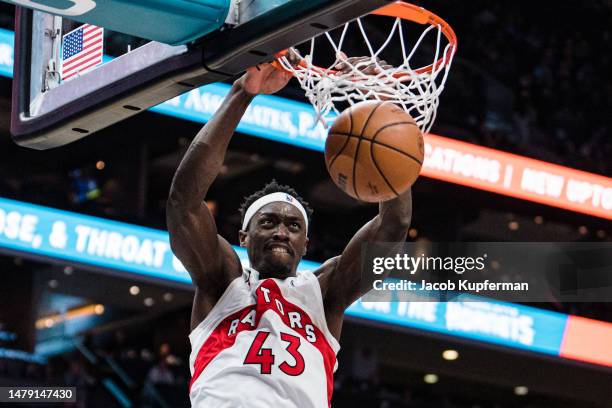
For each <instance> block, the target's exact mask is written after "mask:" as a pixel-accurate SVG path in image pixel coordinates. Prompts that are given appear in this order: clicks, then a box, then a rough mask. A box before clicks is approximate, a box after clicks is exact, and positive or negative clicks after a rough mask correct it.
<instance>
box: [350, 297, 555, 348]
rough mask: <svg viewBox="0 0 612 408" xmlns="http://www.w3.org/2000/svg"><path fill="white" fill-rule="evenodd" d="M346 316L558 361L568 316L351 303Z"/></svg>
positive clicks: (465, 305)
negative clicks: (462, 338)
mask: <svg viewBox="0 0 612 408" xmlns="http://www.w3.org/2000/svg"><path fill="white" fill-rule="evenodd" d="M348 314H350V315H352V316H355V317H361V318H365V319H372V320H378V321H382V322H385V323H389V324H392V325H399V326H405V327H412V328H415V329H420V330H427V331H433V332H437V333H441V334H446V335H451V336H460V337H464V338H468V339H472V340H478V341H483V342H487V343H494V344H499V345H502V346H508V347H513V348H520V349H524V350H530V351H534V352H539V353H545V354H552V355H558V354H559V350H560V348H561V342H562V340H563V333H564V331H565V325H566V322H567V315H564V314H561V313H554V312H549V311H546V310H541V309H536V308H531V307H526V306H520V305H515V304H512V303H504V302H497V301H491V300H485V299H482V301H478V302H475V301H460V300H459V301H453V302H400V301H395V302H362V301H357V302H355V303H354V304H353V305H352V306H351V307H350V309H349V310H348Z"/></svg>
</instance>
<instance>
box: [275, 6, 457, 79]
mask: <svg viewBox="0 0 612 408" xmlns="http://www.w3.org/2000/svg"><path fill="white" fill-rule="evenodd" d="M370 14H374V15H378V16H387V17H398V18H401V19H402V20H406V21H411V22H413V23H417V24H421V25H426V24H429V25H432V26H438V25H439V26H440V29H441V31H442V34H444V36H445V37H446V39H447V40H448V42H449V44H451V45H452V46H451V47H450V48H448V49H447V50H446V54H445V55H443V56H442V57H440V58H439V59H438V60H437V61H436V62H435V63H433V64H430V65H427V66H425V67H422V68H418V69H416V70H414V72H415V73H417V74H423V73H426V72H433V71H434V70H436V69H438V67H440V65H448V64H449V63H450V61H451V57H452V56H453V54H454V53H455V52H456V51H457V35H456V34H455V31H454V30H453V28H452V27H451V26H450V24H448V23H447V22H446V21H445V20H444V19H443V18H441V17H439V16H438V15H436V14H434V13H432V12H431V11H428V10H425V9H424V8H422V7H419V6H415V5H414V4H410V3H406V2H403V1H396V2H395V3H391V4H389V5H387V6H384V7H381V8H379V9H378V10H375V11H373V12H372V13H370ZM288 52H289V51H288V50H283V51H281V52H279V53H277V54H276V58H282V57H284V56H285V55H287V53H288ZM445 61H446V63H445ZM273 65H274V66H275V67H276V68H278V69H282V70H284V71H286V70H285V68H283V67H282V65H281V64H280V63H278V62H277V61H274V62H273ZM298 65H300V66H302V67H306V63H304V61H300V62H299V63H298ZM315 68H318V69H319V70H320V71H321V72H327V73H332V74H333V73H334V72H336V71H335V70H332V69H325V68H321V67H315ZM289 72H290V71H289ZM394 76H395V77H403V76H409V74H408V73H406V74H402V73H396V74H395V75H394Z"/></svg>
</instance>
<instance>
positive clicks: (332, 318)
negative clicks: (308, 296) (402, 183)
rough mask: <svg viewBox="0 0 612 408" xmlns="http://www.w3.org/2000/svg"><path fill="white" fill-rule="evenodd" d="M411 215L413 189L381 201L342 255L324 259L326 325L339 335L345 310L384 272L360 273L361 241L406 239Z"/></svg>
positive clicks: (320, 274)
mask: <svg viewBox="0 0 612 408" xmlns="http://www.w3.org/2000/svg"><path fill="white" fill-rule="evenodd" d="M411 218H412V193H411V191H410V189H408V191H406V192H405V193H403V194H402V195H400V196H399V197H397V198H394V199H393V200H389V201H385V202H383V203H380V204H379V210H378V215H377V216H376V217H374V218H373V219H372V220H370V221H369V222H368V223H367V224H365V225H364V226H363V227H361V229H360V230H359V231H357V233H356V234H355V236H353V238H352V239H351V241H350V242H349V243H348V245H347V246H346V248H345V249H344V251H343V252H342V255H340V256H339V257H335V258H332V259H330V260H329V261H327V262H325V263H324V264H323V265H322V266H321V268H320V269H319V271H317V272H318V274H317V276H318V278H319V282H320V285H321V292H322V295H323V304H324V306H325V315H326V318H327V325H328V326H329V329H330V330H331V332H332V334H334V336H335V337H339V335H340V329H341V327H342V317H343V315H344V310H345V309H346V308H347V307H349V306H350V305H351V304H352V303H353V302H355V301H356V300H357V299H359V298H360V297H361V296H362V295H364V294H365V293H367V292H368V291H369V289H370V288H372V284H373V282H374V279H384V278H385V277H386V275H385V274H383V275H377V276H376V277H374V275H373V274H366V276H363V274H362V271H361V247H362V245H364V244H367V243H370V242H402V241H405V240H406V234H407V232H408V228H409V227H410V222H411ZM364 279H365V280H367V281H365V280H364Z"/></svg>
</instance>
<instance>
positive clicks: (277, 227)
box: [240, 202, 308, 278]
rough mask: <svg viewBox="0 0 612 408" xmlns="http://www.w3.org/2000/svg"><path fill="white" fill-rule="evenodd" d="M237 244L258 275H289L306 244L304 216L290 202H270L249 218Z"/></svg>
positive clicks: (280, 276) (303, 251)
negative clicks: (244, 251) (247, 225)
mask: <svg viewBox="0 0 612 408" xmlns="http://www.w3.org/2000/svg"><path fill="white" fill-rule="evenodd" d="M240 244H241V246H243V247H246V248H247V252H248V254H249V260H250V261H251V266H252V267H253V268H254V269H255V270H257V271H258V272H259V273H260V274H261V275H262V276H266V277H274V278H285V277H288V276H292V275H294V274H295V271H296V268H297V264H298V263H299V262H300V259H301V258H302V256H303V255H304V254H305V253H306V245H307V244H308V238H307V237H306V223H305V220H304V217H303V216H302V214H301V213H300V211H299V210H298V209H297V208H295V207H294V206H293V205H291V204H287V203H283V202H275V203H270V204H268V205H266V206H264V207H262V208H261V210H259V211H258V212H257V213H256V214H255V216H254V217H253V218H252V219H251V222H250V224H249V228H248V231H246V232H244V231H240Z"/></svg>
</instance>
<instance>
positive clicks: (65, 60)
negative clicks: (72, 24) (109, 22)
mask: <svg viewBox="0 0 612 408" xmlns="http://www.w3.org/2000/svg"><path fill="white" fill-rule="evenodd" d="M103 48H104V29H103V28H102V27H96V26H94V25H91V24H84V25H82V26H80V27H79V28H77V29H76V30H72V31H71V32H69V33H68V34H66V35H64V38H63V39H62V72H61V75H62V80H64V81H66V80H68V79H70V78H72V77H74V76H76V75H77V74H80V75H83V74H84V73H86V72H88V71H91V70H92V69H94V68H95V67H96V66H98V65H99V64H101V63H102V53H103Z"/></svg>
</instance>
